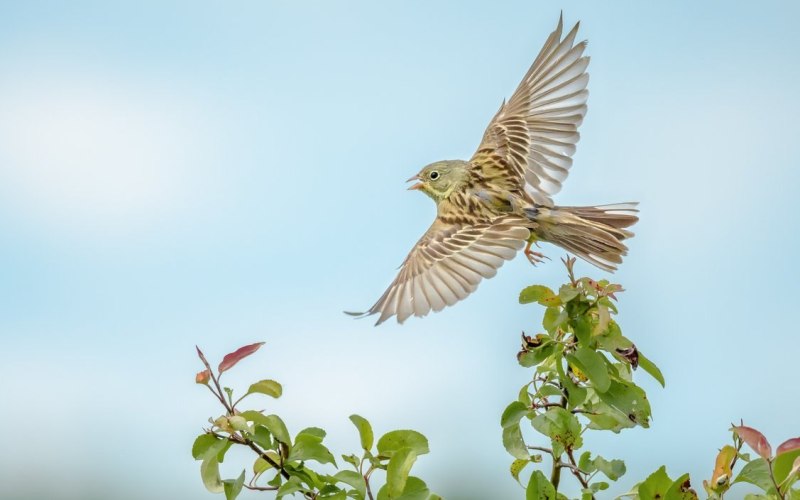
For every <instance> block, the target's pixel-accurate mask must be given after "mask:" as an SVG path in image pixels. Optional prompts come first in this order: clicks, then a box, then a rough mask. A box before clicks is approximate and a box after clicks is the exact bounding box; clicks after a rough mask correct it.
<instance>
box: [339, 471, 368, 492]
mask: <svg viewBox="0 0 800 500" xmlns="http://www.w3.org/2000/svg"><path fill="white" fill-rule="evenodd" d="M333 477H334V478H336V480H337V481H339V482H342V483H345V484H349V485H350V486H352V487H353V488H355V490H356V491H357V492H359V493H360V494H361V497H362V498H363V497H365V496H366V495H367V483H366V481H364V476H362V475H361V474H359V473H358V472H356V471H352V470H343V471H339V472H337V473H336V475H334V476H333Z"/></svg>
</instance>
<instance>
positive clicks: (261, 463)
mask: <svg viewBox="0 0 800 500" xmlns="http://www.w3.org/2000/svg"><path fill="white" fill-rule="evenodd" d="M266 454H267V456H268V457H269V458H271V459H272V461H273V462H275V463H276V464H277V463H280V460H281V459H280V457H279V456H278V454H277V453H275V452H274V451H272V450H267V451H266ZM271 468H272V464H271V463H269V462H267V461H266V460H264V459H263V458H261V457H258V458H256V461H255V462H253V474H261V473H262V472H264V471H265V470H268V469H271Z"/></svg>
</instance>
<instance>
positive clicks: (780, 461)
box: [772, 438, 800, 484]
mask: <svg viewBox="0 0 800 500" xmlns="http://www.w3.org/2000/svg"><path fill="white" fill-rule="evenodd" d="M795 439H797V438H795ZM798 457H800V448H794V449H788V450H787V451H783V450H781V449H780V448H778V453H777V454H776V455H775V460H774V461H773V462H772V472H773V474H775V480H776V481H778V484H781V483H783V481H784V480H785V479H786V477H787V476H788V475H789V471H791V470H792V464H794V461H795V460H796V459H797V458H798Z"/></svg>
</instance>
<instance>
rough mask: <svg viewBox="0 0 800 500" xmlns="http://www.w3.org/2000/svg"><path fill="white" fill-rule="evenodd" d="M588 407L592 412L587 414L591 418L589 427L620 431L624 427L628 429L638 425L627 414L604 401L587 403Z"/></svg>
mask: <svg viewBox="0 0 800 500" xmlns="http://www.w3.org/2000/svg"><path fill="white" fill-rule="evenodd" d="M586 409H587V410H588V411H590V412H591V413H586V414H585V415H586V418H588V419H589V425H588V427H589V429H596V430H604V431H612V432H614V433H619V431H621V430H622V429H628V428H630V427H634V426H635V425H636V424H635V423H633V422H632V421H631V420H630V419H629V418H628V416H627V415H625V414H624V413H622V412H621V411H619V410H617V409H615V408H612V407H610V406H608V405H607V404H605V403H602V402H593V403H591V404H587V405H586Z"/></svg>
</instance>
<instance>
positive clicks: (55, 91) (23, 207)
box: [0, 68, 208, 233]
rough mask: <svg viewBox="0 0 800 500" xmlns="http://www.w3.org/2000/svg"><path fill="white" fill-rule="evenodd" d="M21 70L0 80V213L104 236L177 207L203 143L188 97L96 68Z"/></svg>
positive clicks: (189, 192)
mask: <svg viewBox="0 0 800 500" xmlns="http://www.w3.org/2000/svg"><path fill="white" fill-rule="evenodd" d="M26 73H27V72H26V71H24V70H23V69H22V68H20V70H19V71H17V72H16V75H17V77H16V78H15V77H14V74H15V72H13V71H12V72H11V75H12V77H11V78H10V79H7V80H6V81H5V83H4V84H1V85H0V95H2V96H3V97H2V101H1V102H2V105H0V196H2V199H3V202H2V205H0V211H2V210H8V211H10V212H11V213H12V214H13V216H15V217H23V218H24V221H25V222H26V223H34V224H42V223H44V224H46V225H47V227H48V228H52V227H53V225H56V226H57V227H61V228H66V229H78V230H88V231H101V232H103V233H108V231H109V230H111V231H112V232H118V231H122V232H128V231H130V230H132V229H135V228H138V227H142V226H145V227H146V226H149V225H150V224H152V223H154V222H155V221H157V220H160V219H163V218H164V217H166V218H169V217H170V216H174V215H176V214H177V213H179V212H180V211H181V210H182V209H183V208H185V207H186V206H187V203H188V202H189V201H190V199H191V198H192V196H193V189H196V188H197V176H196V174H197V173H198V170H199V169H198V163H200V162H201V160H202V153H201V152H200V151H202V149H203V148H204V147H205V148H207V147H208V145H207V141H206V140H205V135H206V134H205V131H204V130H203V127H202V126H200V125H198V123H199V120H197V119H196V116H198V115H199V113H200V110H198V109H197V105H196V104H195V103H193V102H192V101H191V100H190V99H187V98H185V97H183V96H181V95H180V94H179V93H178V92H177V91H175V90H174V89H168V88H164V85H163V84H160V85H159V84H158V83H157V82H156V83H154V82H142V81H136V80H135V79H134V80H130V79H129V80H121V79H114V78H108V77H107V75H103V74H102V72H97V71H94V72H92V71H88V72H87V71H81V72H80V74H78V73H77V72H74V73H73V72H63V71H55V70H54V71H53V72H51V73H50V74H48V73H46V72H45V73H41V72H40V73H38V74H34V75H30V74H26ZM7 74H8V73H7Z"/></svg>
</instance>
